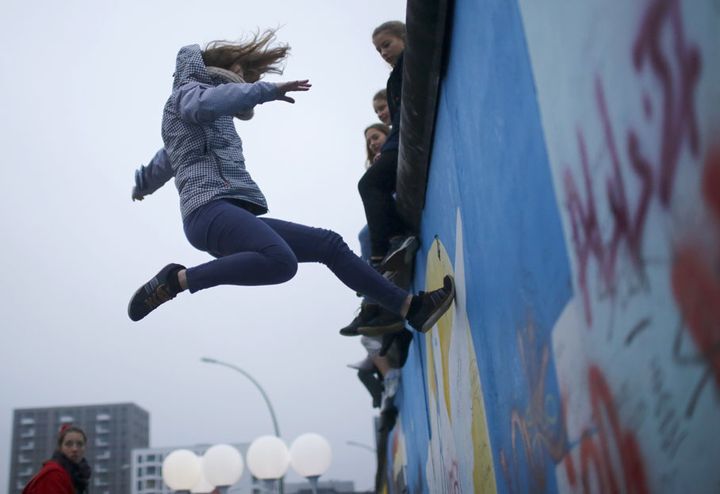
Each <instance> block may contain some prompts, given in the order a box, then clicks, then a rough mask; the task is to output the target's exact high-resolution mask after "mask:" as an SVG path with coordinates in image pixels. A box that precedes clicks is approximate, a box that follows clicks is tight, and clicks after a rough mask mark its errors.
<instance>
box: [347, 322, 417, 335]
mask: <svg viewBox="0 0 720 494" xmlns="http://www.w3.org/2000/svg"><path fill="white" fill-rule="evenodd" d="M404 329H405V322H403V321H398V322H397V323H395V324H391V325H389V326H378V327H373V326H364V327H363V326H361V327H359V328H358V329H357V332H358V334H361V335H363V336H382V335H384V334H388V333H398V332H400V331H403V330H404Z"/></svg>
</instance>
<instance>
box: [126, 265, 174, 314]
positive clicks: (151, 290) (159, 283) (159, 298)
mask: <svg viewBox="0 0 720 494" xmlns="http://www.w3.org/2000/svg"><path fill="white" fill-rule="evenodd" d="M182 269H185V266H181V265H180V264H168V265H167V266H165V267H164V268H162V269H161V270H160V272H159V273H158V274H156V275H155V276H154V277H153V278H152V279H151V280H150V281H148V282H147V283H145V284H144V285H143V286H141V287H140V288H138V290H137V291H136V292H135V294H134V295H133V297H132V298H131V299H130V303H129V304H128V316H130V319H132V320H133V321H139V320H140V319H142V318H143V317H145V316H147V315H148V314H150V313H151V312H152V311H153V310H155V309H156V308H157V307H158V306H160V305H161V304H164V303H165V302H167V301H168V300H172V299H174V298H175V296H176V295H177V294H178V293H180V292H181V291H182V289H181V288H180V282H179V281H178V280H177V273H178V271H180V270H182Z"/></svg>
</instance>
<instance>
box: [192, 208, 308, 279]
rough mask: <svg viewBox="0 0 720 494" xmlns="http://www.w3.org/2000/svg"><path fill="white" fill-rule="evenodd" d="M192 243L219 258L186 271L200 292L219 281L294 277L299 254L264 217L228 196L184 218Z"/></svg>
mask: <svg viewBox="0 0 720 494" xmlns="http://www.w3.org/2000/svg"><path fill="white" fill-rule="evenodd" d="M184 227H185V235H186V236H187V238H188V240H189V241H190V243H191V244H192V245H193V247H195V248H197V249H199V250H202V251H205V252H208V253H209V254H211V255H213V256H215V257H216V258H217V259H215V260H214V261H210V262H207V263H205V264H201V265H199V266H195V267H192V268H189V269H188V270H187V280H188V288H189V289H190V292H196V291H198V290H203V289H205V288H210V287H213V286H217V285H250V286H252V285H272V284H277V283H283V282H285V281H288V280H289V279H290V278H292V277H293V276H294V275H295V273H296V271H297V259H296V258H295V254H293V252H292V249H291V248H290V246H288V245H287V243H286V242H285V241H284V240H283V239H282V238H281V237H280V236H279V235H278V234H277V233H276V232H275V231H274V230H273V229H272V228H270V227H269V226H268V225H267V224H265V222H263V221H262V220H260V219H259V218H258V217H256V216H255V215H253V214H252V213H250V212H249V211H247V210H245V209H243V208H242V207H241V206H238V205H236V204H233V203H232V202H229V201H226V200H217V201H213V202H211V203H209V204H206V205H205V206H203V207H201V208H200V209H198V210H196V211H194V212H193V213H192V214H191V215H190V216H189V217H188V218H186V220H185V222H184Z"/></svg>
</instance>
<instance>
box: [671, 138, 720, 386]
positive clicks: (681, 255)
mask: <svg viewBox="0 0 720 494" xmlns="http://www.w3.org/2000/svg"><path fill="white" fill-rule="evenodd" d="M702 195H703V199H704V201H705V204H706V205H707V208H708V210H709V211H710V213H711V214H712V215H713V218H712V221H711V222H712V223H714V226H715V232H716V235H717V237H716V238H715V239H713V240H714V241H711V242H707V243H708V244H710V245H709V246H706V245H703V242H699V241H698V242H692V241H687V242H685V243H684V244H683V245H681V246H680V247H679V248H678V249H677V251H676V253H675V259H674V262H673V269H672V288H673V294H674V296H675V300H676V301H677V304H678V307H679V310H680V312H681V314H682V316H683V320H684V321H685V324H686V325H687V327H688V330H689V332H690V334H691V335H692V337H693V340H694V341H695V344H696V346H697V348H698V350H699V351H700V353H701V354H702V355H703V356H704V357H705V359H706V360H707V362H708V363H709V365H710V369H711V370H712V373H713V374H714V376H715V383H716V384H717V385H718V386H720V249H718V244H717V240H718V238H720V148H715V149H714V150H712V151H711V152H710V153H709V154H708V157H707V159H706V161H705V167H704V169H703V177H702ZM703 233H705V232H703Z"/></svg>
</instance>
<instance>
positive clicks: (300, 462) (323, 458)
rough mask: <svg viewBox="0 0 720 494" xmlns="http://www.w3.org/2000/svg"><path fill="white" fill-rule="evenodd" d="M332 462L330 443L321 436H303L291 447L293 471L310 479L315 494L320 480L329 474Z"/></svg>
mask: <svg viewBox="0 0 720 494" xmlns="http://www.w3.org/2000/svg"><path fill="white" fill-rule="evenodd" d="M331 461H332V449H331V448H330V443H328V442H327V440H326V439H325V438H324V437H322V436H321V435H320V434H314V433H311V432H310V433H307V434H302V435H301V436H298V437H297V438H296V439H295V440H294V441H293V443H292V445H291V446H290V464H291V465H292V467H293V470H295V471H296V472H297V473H298V474H299V475H301V476H303V477H305V478H306V479H308V481H309V482H310V486H311V487H312V491H313V493H317V487H318V479H319V478H320V476H321V475H322V474H324V473H325V472H327V469H328V468H329V467H330V462H331Z"/></svg>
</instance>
